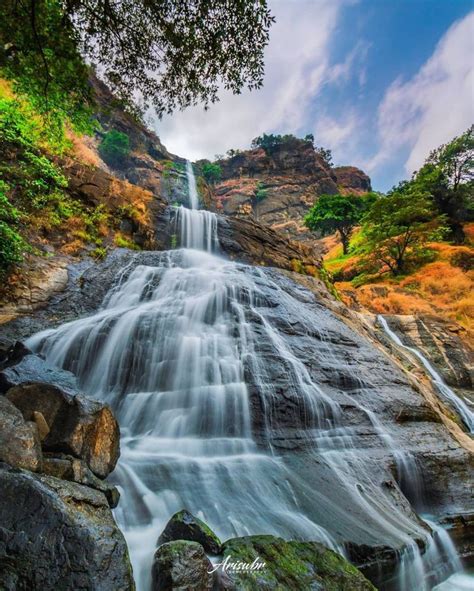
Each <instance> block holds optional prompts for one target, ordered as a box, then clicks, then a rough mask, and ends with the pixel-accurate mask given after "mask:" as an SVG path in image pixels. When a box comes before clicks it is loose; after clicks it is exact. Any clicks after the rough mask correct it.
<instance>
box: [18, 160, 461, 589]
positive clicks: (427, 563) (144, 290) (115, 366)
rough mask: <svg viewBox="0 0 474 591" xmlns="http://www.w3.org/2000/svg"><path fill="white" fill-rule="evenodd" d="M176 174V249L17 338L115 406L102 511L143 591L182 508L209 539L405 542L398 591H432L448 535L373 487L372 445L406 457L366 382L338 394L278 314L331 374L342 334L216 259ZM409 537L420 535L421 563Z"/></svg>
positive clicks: (376, 452) (205, 221)
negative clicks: (110, 482) (58, 319)
mask: <svg viewBox="0 0 474 591" xmlns="http://www.w3.org/2000/svg"><path fill="white" fill-rule="evenodd" d="M187 172H188V180H189V185H190V194H189V197H190V205H191V209H186V208H184V207H179V208H176V209H175V216H176V220H175V223H176V232H177V234H178V235H179V240H180V244H181V246H182V248H180V249H177V250H173V251H166V252H161V253H151V255H150V256H151V257H152V261H153V264H151V263H150V262H148V263H147V264H144V263H141V262H140V261H141V259H140V255H139V254H136V255H130V258H129V259H128V263H127V264H126V265H124V267H123V269H122V272H121V274H120V275H119V277H117V281H116V283H115V285H114V287H113V288H112V289H111V290H110V292H109V293H108V295H107V296H106V298H105V301H104V302H103V304H102V307H101V309H100V310H99V312H97V313H96V314H94V315H93V316H90V317H88V318H84V319H80V320H77V321H74V322H71V323H69V324H66V325H63V326H61V327H59V328H57V329H54V330H50V331H46V332H43V333H40V334H38V335H35V336H34V337H32V338H31V339H30V340H29V342H28V345H29V346H30V347H32V348H33V349H35V350H36V351H38V352H41V353H42V354H43V355H45V356H46V358H47V359H48V361H50V362H51V363H53V364H55V365H57V366H59V367H64V368H67V369H69V370H71V371H73V372H74V373H75V374H76V375H77V376H78V378H79V381H80V385H81V387H82V389H83V390H84V391H85V392H86V393H88V394H89V395H91V396H95V397H97V398H100V399H102V400H105V401H107V402H108V403H109V404H111V406H112V407H113V408H114V410H115V412H116V415H117V418H118V421H119V423H120V425H121V432H122V442H121V449H122V455H121V458H120V461H119V463H118V466H117V469H116V471H115V473H114V478H115V481H116V482H117V484H118V486H119V487H120V490H121V493H122V500H121V502H120V504H119V507H118V509H117V510H116V518H117V521H118V523H119V525H120V527H121V528H122V530H123V532H124V534H125V537H126V539H127V542H128V545H129V548H130V553H131V558H132V563H133V568H134V573H135V577H136V581H137V585H138V589H139V590H141V591H148V589H149V586H150V570H151V563H152V559H153V553H154V549H155V547H156V540H157V538H158V536H159V534H160V532H161V531H162V529H163V527H164V525H165V523H166V521H167V520H168V519H169V517H170V516H171V515H172V514H173V513H174V512H176V511H179V510H181V509H183V508H187V509H188V510H190V511H191V512H192V513H194V514H196V515H198V516H200V517H201V518H202V519H204V520H205V521H206V522H207V523H208V524H209V525H210V526H211V527H212V528H213V529H214V530H215V531H216V533H217V534H218V535H219V536H220V537H221V538H223V539H226V538H228V537H233V536H236V535H246V534H251V533H270V534H277V535H281V536H283V537H286V538H299V539H308V540H319V541H321V542H323V543H324V544H326V545H328V546H329V547H332V548H334V549H338V550H340V551H341V552H344V541H345V540H348V539H352V540H360V542H367V543H372V544H381V543H387V544H389V543H392V544H393V545H394V546H395V547H399V548H403V547H404V548H405V550H401V551H400V552H401V554H400V566H399V571H398V574H397V577H396V578H397V580H398V588H399V589H400V590H401V591H413V590H415V589H416V590H417V591H418V590H420V591H422V590H425V589H430V588H431V584H430V583H428V579H429V575H430V571H432V570H433V568H434V566H433V565H434V564H435V563H437V562H438V563H439V562H440V561H441V562H444V563H445V564H446V568H444V569H443V573H441V574H440V573H438V574H437V575H436V576H435V577H434V579H435V580H437V581H439V580H442V579H443V578H446V577H447V576H448V575H449V574H451V573H452V572H454V571H456V570H459V565H458V564H456V563H455V560H456V555H455V552H453V550H452V544H451V545H450V541H449V537H448V538H447V540H446V536H447V534H445V533H444V532H438V535H436V531H438V530H437V529H436V526H433V527H434V530H435V535H433V536H432V535H430V533H429V529H428V527H426V528H425V527H423V526H422V525H421V524H420V522H419V521H418V520H417V519H416V518H415V516H414V514H413V513H411V509H410V506H409V505H408V503H407V502H406V500H405V499H404V498H403V496H401V495H400V494H399V493H397V490H396V487H395V488H394V487H388V488H387V487H386V488H385V489H383V487H382V484H381V483H382V481H385V482H386V481H388V480H389V479H390V478H391V475H390V473H389V472H387V471H386V472H384V470H385V468H383V466H382V467H381V463H380V457H381V455H380V454H382V456H383V457H385V454H388V455H389V456H390V455H393V458H394V460H395V463H396V464H397V465H398V466H399V469H400V466H402V467H403V466H404V467H405V468H404V469H405V471H407V472H409V473H410V474H409V476H411V477H412V478H416V468H415V467H414V466H413V464H412V462H411V458H410V457H409V455H408V454H405V453H404V452H403V450H401V449H400V446H399V445H398V443H396V442H395V440H394V439H393V437H392V435H391V434H390V433H389V430H388V428H387V427H386V426H385V425H383V424H382V423H381V422H380V421H379V420H378V419H377V418H376V414H375V412H374V411H373V410H372V409H371V408H370V404H371V401H372V400H373V392H372V390H370V391H369V390H367V389H366V386H365V385H364V384H363V383H362V380H360V384H359V383H358V382H357V381H356V382H355V386H354V390H353V391H352V392H351V395H349V394H346V393H345V392H342V391H340V390H339V389H338V390H337V397H339V400H336V398H337V397H335V396H333V395H331V394H330V393H329V386H327V385H325V384H323V383H318V382H317V381H316V380H315V378H314V377H313V374H311V372H310V371H309V369H308V367H307V365H306V364H305V363H303V362H302V361H301V360H300V353H299V352H298V345H297V342H296V341H292V337H291V336H289V334H290V335H291V331H290V328H291V329H292V330H293V328H292V326H293V325H291V322H293V320H292V319H295V318H300V319H304V322H305V323H306V324H307V326H308V327H311V330H312V331H313V332H312V333H311V332H310V329H309V328H308V329H307V330H306V331H305V332H304V334H303V336H302V337H301V342H309V344H310V347H311V349H312V350H313V349H314V353H313V355H314V356H316V358H317V360H318V361H320V362H321V364H324V365H325V366H329V365H331V364H333V365H334V367H335V368H336V369H335V372H334V378H337V377H338V376H339V375H340V372H342V370H344V369H345V368H346V365H345V364H347V363H348V362H347V361H344V360H341V359H342V357H341V356H342V355H345V354H346V353H345V352H344V351H345V349H344V348H343V347H340V348H339V349H338V348H337V346H336V345H335V344H334V342H333V341H334V338H333V333H332V327H333V326H336V327H339V328H340V330H347V329H345V328H344V327H343V325H342V323H339V324H338V321H337V322H336V320H334V319H333V318H332V317H331V315H330V313H329V312H328V311H327V310H326V309H325V308H323V307H322V306H319V305H316V304H312V303H311V302H310V300H309V299H307V302H308V303H306V304H305V303H304V302H303V301H302V298H303V299H304V298H308V297H309V296H308V295H307V294H305V293H303V292H300V291H295V292H292V291H291V290H292V289H295V290H296V289H297V288H295V287H294V286H290V284H289V283H288V284H285V285H284V286H283V287H282V286H281V284H279V283H278V281H279V280H278V281H277V279H276V278H275V276H274V275H273V274H272V272H271V271H270V270H264V269H258V268H255V267H250V266H247V265H242V264H238V263H235V262H231V261H228V260H225V259H224V258H222V257H220V256H219V253H218V239H217V223H218V220H217V218H216V216H215V215H214V214H212V213H210V212H207V211H200V210H197V209H195V208H196V207H197V206H198V197H197V191H196V186H195V181H194V176H193V172H192V167H190V166H188V170H187ZM292 285H293V284H292ZM290 325H291V326H290ZM325 327H326V328H325ZM312 335H313V336H312ZM293 342H294V345H292V343H293ZM359 349H361V350H362V349H363V347H359ZM368 356H369V354H368ZM347 368H349V366H348V365H347ZM350 371H351V370H348V373H350ZM354 393H356V394H357V395H358V396H359V397H360V400H361V402H357V403H354V398H355V396H353V394H354ZM283 403H285V405H286V406H285V407H284V408H283V410H282V409H281V407H282V404H283ZM344 404H346V406H347V407H349V405H350V406H351V408H353V409H354V413H359V415H360V416H361V417H362V419H361V420H362V422H363V423H364V425H363V428H360V427H357V426H355V425H354V424H351V422H350V421H349V420H348V419H347V416H348V415H347V414H345V413H344V411H343V408H344ZM282 417H283V418H282ZM371 442H372V443H371ZM285 448H288V449H285ZM293 448H294V450H295V451H294V452H293V451H292V450H293ZM381 449H382V451H380V450H381ZM384 450H385V451H384ZM429 525H432V524H429ZM415 538H417V539H420V538H421V539H424V540H425V542H426V544H427V546H426V547H427V550H426V552H425V553H424V555H423V556H422V554H421V552H420V550H419V547H418V545H417V544H416V543H415V542H414V539H415ZM448 542H449V543H448ZM443 556H444V558H443ZM446 556H448V559H447V560H445V558H446Z"/></svg>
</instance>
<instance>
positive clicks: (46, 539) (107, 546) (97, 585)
mask: <svg viewBox="0 0 474 591" xmlns="http://www.w3.org/2000/svg"><path fill="white" fill-rule="evenodd" d="M0 498H1V499H2V502H1V503H0V524H1V527H0V588H1V589H4V590H5V591H19V590H22V589H24V590H27V589H28V590H30V589H44V591H48V590H52V589H87V590H92V589H97V590H98V589H100V590H101V591H133V589H134V588H135V586H134V583H133V578H132V571H131V566H130V562H129V559H128V551H127V546H126V544H125V540H124V538H123V536H122V534H121V532H120V531H119V529H118V528H117V526H116V525H115V523H114V520H113V517H112V513H111V511H110V509H109V505H108V502H107V499H106V498H105V496H104V495H103V494H102V493H101V492H99V491H96V490H93V489H91V488H89V487H86V486H83V485H81V484H76V483H73V482H67V481H64V480H60V479H58V478H54V477H51V476H45V475H39V474H33V473H31V472H27V471H24V470H19V469H14V468H12V467H10V466H8V465H7V464H0Z"/></svg>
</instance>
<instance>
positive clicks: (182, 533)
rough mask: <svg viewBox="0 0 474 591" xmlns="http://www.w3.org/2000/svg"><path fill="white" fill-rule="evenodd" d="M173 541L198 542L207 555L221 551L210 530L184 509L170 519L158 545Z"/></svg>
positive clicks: (220, 545)
mask: <svg viewBox="0 0 474 591" xmlns="http://www.w3.org/2000/svg"><path fill="white" fill-rule="evenodd" d="M173 540H188V541H190V542H198V543H199V544H201V545H202V547H203V548H204V550H205V551H206V552H208V553H209V554H220V553H221V549H222V544H221V541H220V540H219V538H218V537H217V536H216V534H215V533H214V532H213V531H212V530H211V528H210V527H208V526H207V525H206V524H205V523H204V521H201V519H199V518H197V517H194V515H192V514H191V513H190V512H189V511H186V509H183V510H182V511H178V513H175V514H174V515H173V517H171V519H170V520H169V521H168V523H167V524H166V527H165V529H164V530H163V533H162V534H161V535H160V537H159V538H158V545H160V544H165V543H166V542H171V541H173Z"/></svg>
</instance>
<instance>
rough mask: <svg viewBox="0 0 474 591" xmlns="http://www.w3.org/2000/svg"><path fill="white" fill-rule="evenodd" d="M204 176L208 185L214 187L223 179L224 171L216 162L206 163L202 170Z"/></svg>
mask: <svg viewBox="0 0 474 591" xmlns="http://www.w3.org/2000/svg"><path fill="white" fill-rule="evenodd" d="M201 171H202V176H203V177H204V178H205V179H206V181H207V182H208V183H210V184H211V185H214V184H215V183H217V181H218V180H219V179H220V178H221V175H222V169H221V167H220V166H219V165H218V164H215V163H214V162H205V163H204V164H203V165H202V168H201Z"/></svg>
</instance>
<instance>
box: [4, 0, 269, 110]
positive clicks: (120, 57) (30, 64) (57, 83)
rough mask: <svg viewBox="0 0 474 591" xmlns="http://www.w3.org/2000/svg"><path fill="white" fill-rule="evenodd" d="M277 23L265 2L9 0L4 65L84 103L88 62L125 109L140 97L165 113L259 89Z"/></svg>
mask: <svg viewBox="0 0 474 591" xmlns="http://www.w3.org/2000/svg"><path fill="white" fill-rule="evenodd" d="M273 21H274V18H273V17H272V16H271V14H270V11H269V9H268V7H267V2H266V0H248V1H245V2H244V1H238V2H229V1H227V0H216V1H215V2H209V0H120V1H119V2H110V1H109V0H23V1H18V0H3V1H2V2H1V7H0V48H1V49H0V67H1V68H2V69H4V70H5V71H6V72H7V73H8V74H9V76H10V78H11V79H14V80H22V81H23V82H24V84H25V85H26V86H28V88H29V90H30V91H32V92H34V93H35V95H36V96H37V97H43V98H44V99H45V101H46V102H47V101H50V100H51V98H52V97H54V95H55V93H60V94H61V93H62V94H66V95H67V96H70V97H72V98H71V100H75V101H76V102H77V100H79V102H80V97H82V96H83V95H86V94H87V84H86V82H87V68H86V66H85V63H84V61H83V60H85V61H86V62H87V63H89V64H91V65H92V66H93V67H97V68H98V71H99V72H100V73H101V76H102V77H103V78H104V79H105V81H106V82H107V83H108V85H109V86H110V88H111V90H112V91H113V92H114V93H115V94H116V96H117V97H118V98H119V99H121V100H123V101H124V103H125V104H126V105H128V106H130V107H131V106H132V105H134V104H136V100H135V99H136V97H137V95H138V96H139V97H140V98H141V100H142V101H143V107H144V108H145V107H147V106H149V105H152V106H154V107H155V109H156V111H157V113H158V114H159V115H160V116H161V115H162V114H163V113H165V112H167V113H171V112H172V111H174V110H175V109H176V108H185V107H188V106H190V105H194V104H197V103H199V102H203V103H204V105H205V106H206V107H207V106H208V105H209V104H210V103H213V102H215V101H217V100H218V92H219V90H220V89H221V88H225V89H227V90H231V91H232V92H234V93H239V92H240V91H241V89H242V88H244V87H248V88H249V89H255V88H260V87H261V86H262V83H263V51H264V48H265V46H266V45H267V43H268V39H269V34H268V32H269V28H270V26H271V25H272V23H273ZM76 99H77V100H76ZM58 104H59V103H58Z"/></svg>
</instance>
